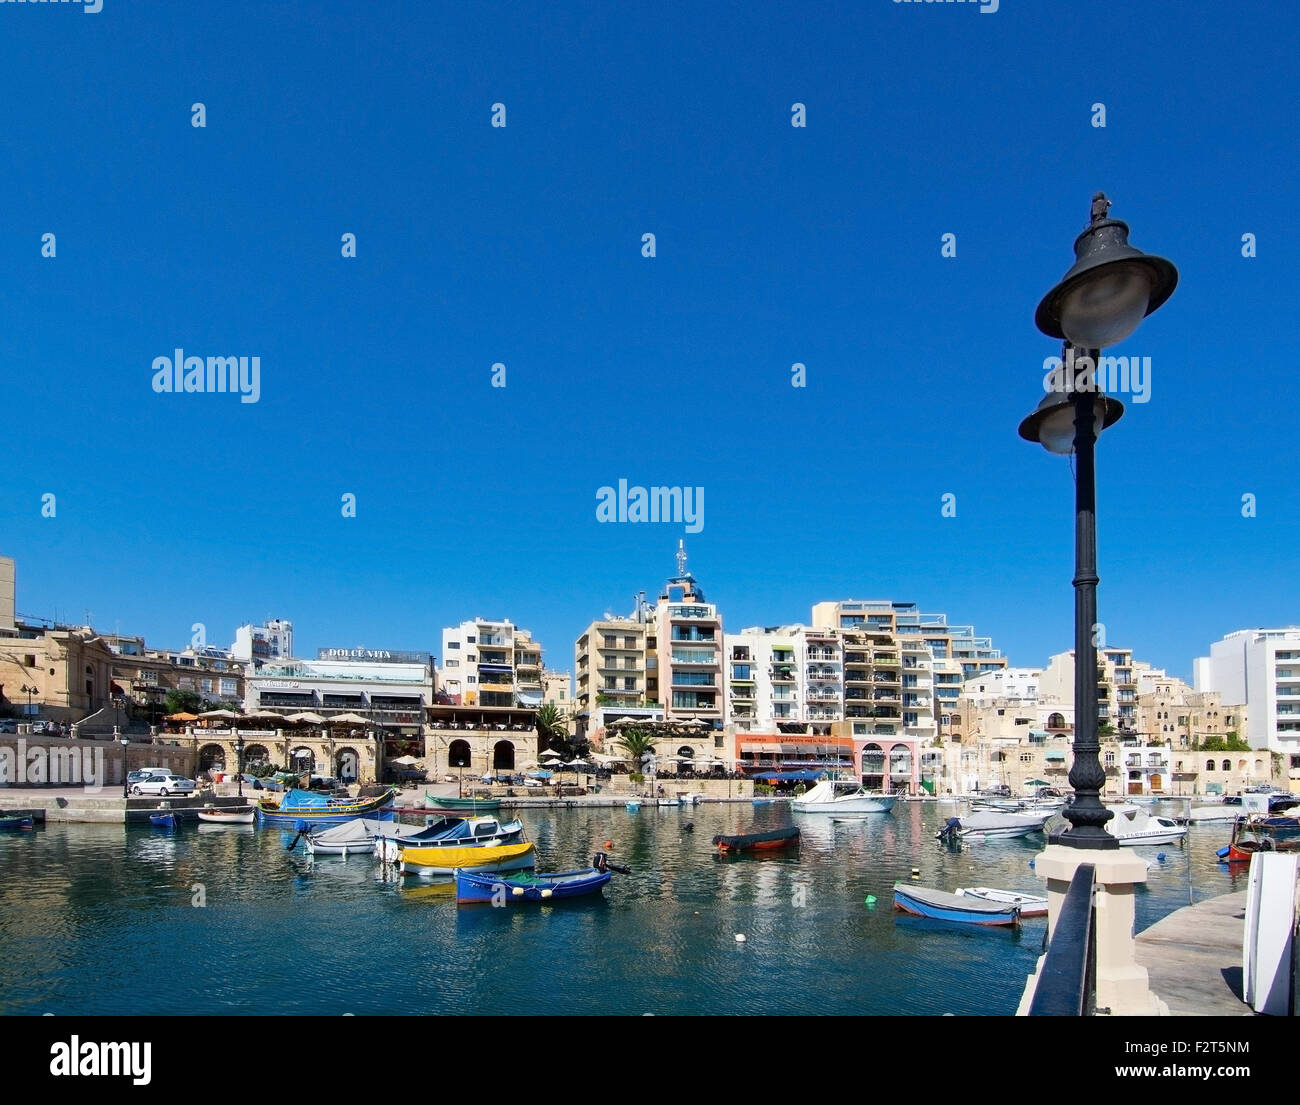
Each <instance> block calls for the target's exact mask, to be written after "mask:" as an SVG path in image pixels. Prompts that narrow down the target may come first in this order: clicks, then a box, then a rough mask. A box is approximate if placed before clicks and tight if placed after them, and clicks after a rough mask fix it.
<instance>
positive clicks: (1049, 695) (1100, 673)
mask: <svg viewBox="0 0 1300 1105" xmlns="http://www.w3.org/2000/svg"><path fill="white" fill-rule="evenodd" d="M1139 670H1140V669H1139V666H1138V665H1136V664H1135V663H1134V661H1133V654H1132V652H1130V651H1129V650H1128V649H1122V648H1103V649H1098V650H1097V726H1098V730H1099V731H1100V733H1101V736H1102V737H1103V738H1104V737H1105V736H1106V735H1107V733H1110V732H1114V733H1116V734H1118V735H1120V736H1125V735H1136V734H1137V731H1138V720H1139V719H1138V701H1137V698H1138V673H1139ZM1038 685H1039V698H1040V700H1041V701H1045V702H1056V703H1066V702H1071V703H1072V702H1073V701H1074V649H1069V650H1068V651H1066V652H1058V653H1057V654H1056V655H1055V656H1052V657H1051V658H1050V659H1049V660H1048V662H1047V667H1046V668H1044V669H1043V673H1042V676H1041V677H1040V678H1039V681H1038Z"/></svg>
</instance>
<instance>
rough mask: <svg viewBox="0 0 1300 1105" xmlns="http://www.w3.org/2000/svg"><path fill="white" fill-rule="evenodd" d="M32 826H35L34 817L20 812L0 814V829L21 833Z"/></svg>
mask: <svg viewBox="0 0 1300 1105" xmlns="http://www.w3.org/2000/svg"><path fill="white" fill-rule="evenodd" d="M34 828H36V820H35V818H32V817H26V816H24V815H22V814H9V813H4V814H0V830H5V831H8V832H18V833H22V832H26V831H27V830H28V829H34Z"/></svg>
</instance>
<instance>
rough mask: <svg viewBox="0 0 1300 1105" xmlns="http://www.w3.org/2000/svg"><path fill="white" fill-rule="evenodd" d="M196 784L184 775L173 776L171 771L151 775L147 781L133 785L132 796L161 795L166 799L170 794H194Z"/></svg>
mask: <svg viewBox="0 0 1300 1105" xmlns="http://www.w3.org/2000/svg"><path fill="white" fill-rule="evenodd" d="M195 789H197V788H196V787H195V783H194V780H193V779H187V778H185V776H183V775H173V774H172V773H171V772H170V771H169V772H165V773H159V774H154V775H150V776H149V777H148V778H147V779H141V780H140V781H139V782H137V783H133V784H132V785H131V793H132V794H161V795H162V796H163V797H164V798H166V797H167V796H168V795H169V794H185V795H189V794H193V793H194V791H195Z"/></svg>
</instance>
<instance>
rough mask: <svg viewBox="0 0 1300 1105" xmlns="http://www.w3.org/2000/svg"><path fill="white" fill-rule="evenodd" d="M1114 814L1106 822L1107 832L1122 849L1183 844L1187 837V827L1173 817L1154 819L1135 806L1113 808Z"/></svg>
mask: <svg viewBox="0 0 1300 1105" xmlns="http://www.w3.org/2000/svg"><path fill="white" fill-rule="evenodd" d="M1111 812H1112V813H1114V815H1115V816H1114V817H1112V818H1111V819H1110V820H1109V821H1107V822H1106V831H1107V832H1108V833H1110V834H1111V835H1112V836H1114V837H1115V838H1117V839H1118V840H1119V842H1120V846H1121V847H1133V846H1135V845H1138V844H1181V843H1182V841H1183V837H1185V836H1186V835H1187V826H1186V825H1180V824H1178V822H1177V821H1175V820H1174V819H1173V818H1172V817H1153V816H1152V815H1151V814H1149V813H1147V811H1146V810H1144V809H1141V808H1140V807H1138V806H1134V805H1124V806H1116V807H1112V810H1111Z"/></svg>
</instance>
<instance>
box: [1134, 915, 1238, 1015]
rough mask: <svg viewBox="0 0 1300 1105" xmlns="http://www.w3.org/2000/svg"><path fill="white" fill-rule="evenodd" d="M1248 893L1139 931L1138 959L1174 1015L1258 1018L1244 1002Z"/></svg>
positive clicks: (1175, 916) (1172, 916) (1171, 916)
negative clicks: (1243, 955)
mask: <svg viewBox="0 0 1300 1105" xmlns="http://www.w3.org/2000/svg"><path fill="white" fill-rule="evenodd" d="M1245 910H1246V892H1245V891H1244V890H1242V891H1240V892H1238V893H1236V894H1223V895H1221V896H1220V897H1217V898H1208V899H1206V900H1205V901H1203V902H1198V903H1197V904H1196V905H1191V906H1184V907H1183V908H1182V909H1179V910H1175V911H1174V912H1173V913H1171V914H1169V916H1168V917H1166V918H1165V919H1164V920H1162V921H1157V922H1156V923H1155V924H1154V925H1152V926H1151V927H1150V928H1149V929H1147V930H1146V931H1145V932H1140V933H1138V938H1137V961H1138V963H1139V965H1141V966H1143V967H1145V968H1146V969H1147V973H1148V975H1149V976H1150V982H1151V992H1152V993H1153V994H1155V995H1156V997H1158V998H1160V999H1161V1000H1162V1001H1164V1002H1165V1003H1166V1004H1167V1005H1168V1006H1169V1013H1170V1015H1171V1016H1174V1017H1252V1016H1254V1015H1255V1013H1254V1010H1252V1009H1251V1008H1250V1006H1248V1005H1247V1004H1246V1003H1245V1002H1244V1001H1243V1000H1242V996H1241V995H1242V984H1241V941H1242V935H1243V930H1244V928H1245Z"/></svg>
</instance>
